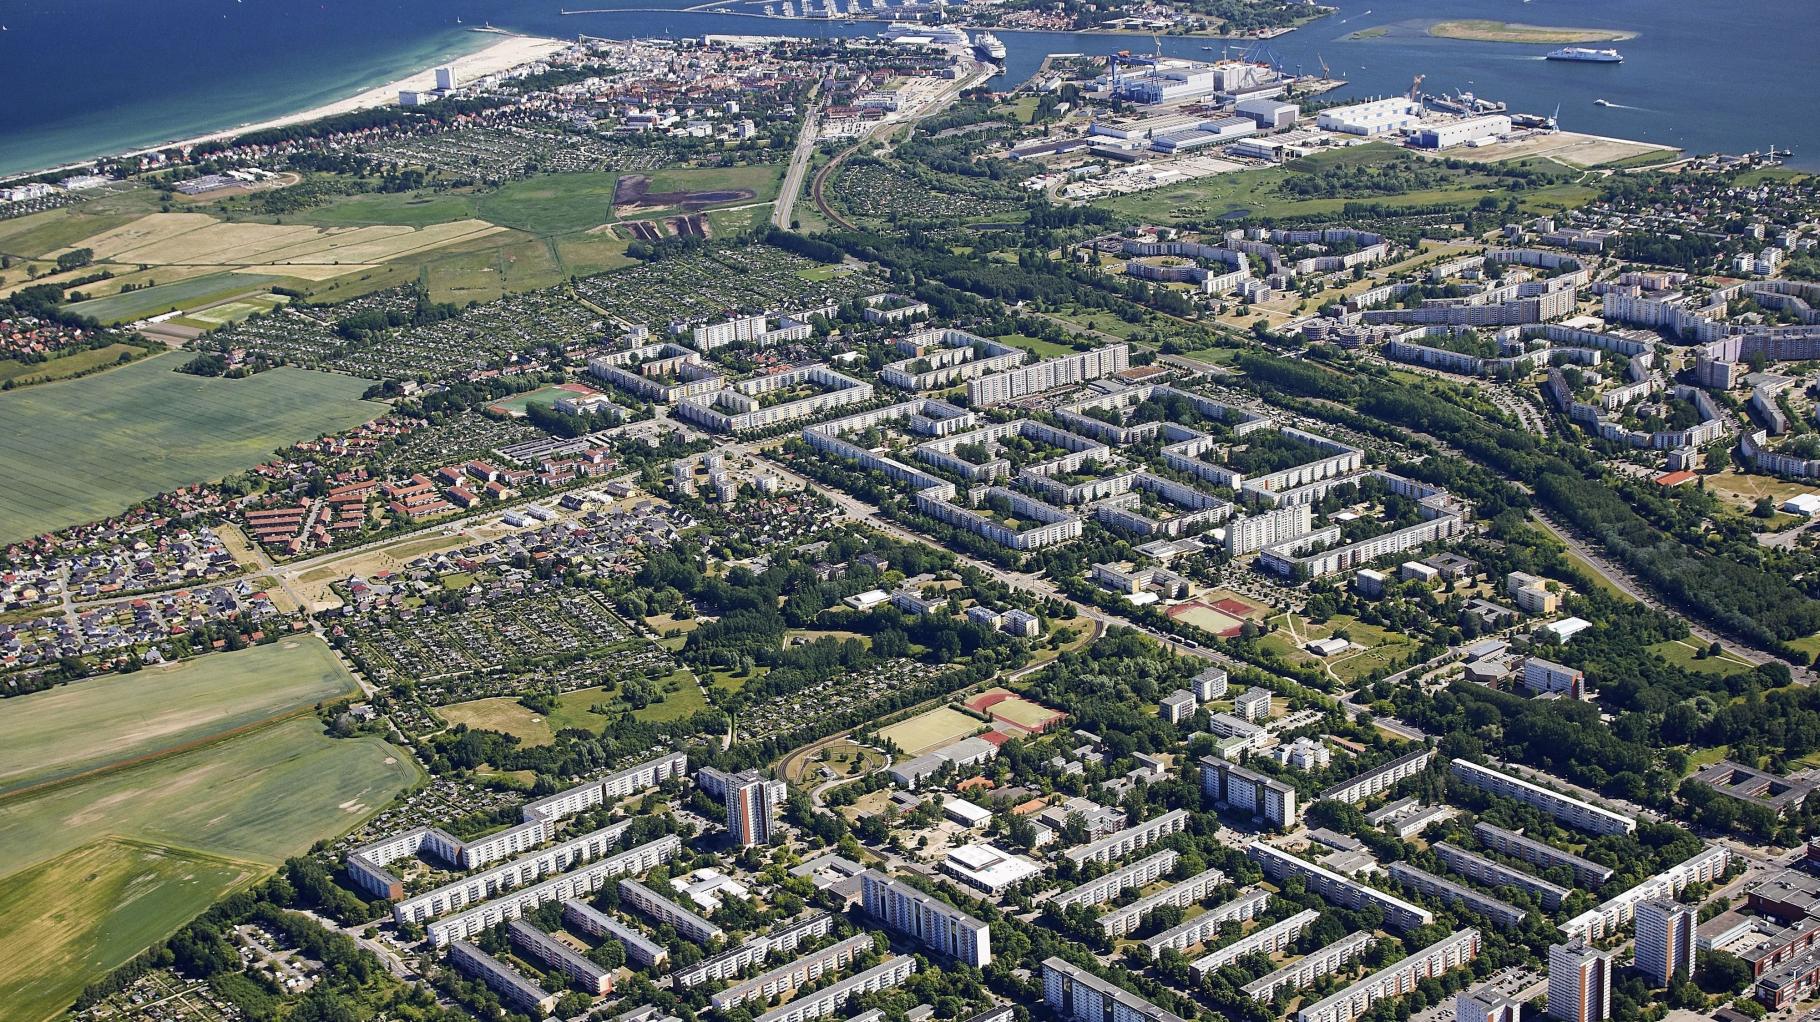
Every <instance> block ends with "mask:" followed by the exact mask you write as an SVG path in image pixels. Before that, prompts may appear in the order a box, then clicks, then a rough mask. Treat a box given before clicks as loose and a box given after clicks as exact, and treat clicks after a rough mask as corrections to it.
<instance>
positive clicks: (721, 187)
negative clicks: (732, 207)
mask: <svg viewBox="0 0 1820 1022" xmlns="http://www.w3.org/2000/svg"><path fill="white" fill-rule="evenodd" d="M649 177H650V179H651V186H650V190H651V191H652V192H654V193H661V192H720V191H728V190H733V189H741V188H744V189H750V190H751V191H752V193H753V196H752V198H750V199H732V200H729V202H731V203H735V204H737V203H746V202H764V201H765V200H767V199H774V198H776V197H777V189H778V186H779V185H780V184H782V183H783V179H784V167H783V164H781V163H780V164H775V165H773V164H761V165H758V166H752V167H676V168H672V169H670V170H657V171H652V172H651V174H650V175H649Z"/></svg>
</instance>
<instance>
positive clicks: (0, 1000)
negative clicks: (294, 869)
mask: <svg viewBox="0 0 1820 1022" xmlns="http://www.w3.org/2000/svg"><path fill="white" fill-rule="evenodd" d="M261 872H262V868H261V867H259V866H257V865H254V864H249V863H237V862H234V861H232V860H228V859H219V858H215V857H213V856H208V855H201V854H198V853H195V852H189V851H184V850H181V849H175V848H163V847H159V846H157V845H146V844H139V843H137V842H129V841H117V840H112V839H104V840H101V841H97V842H95V843H94V844H90V845H85V846H83V847H82V848H79V849H76V850H75V851H73V852H71V853H69V854H67V855H64V856H62V857H61V858H58V859H56V860H54V861H51V862H45V863H41V864H39V865H37V866H34V867H32V868H31V869H27V870H22V871H20V872H18V873H15V874H13V875H12V876H10V877H7V878H5V879H4V880H0V1004H4V1005H6V1006H7V1013H6V1017H7V1018H9V1019H16V1020H19V1022H37V1020H41V1019H48V1018H53V1017H55V1016H56V1015H58V1014H60V1013H61V1012H62V1011H63V1010H64V1009H66V1008H68V1007H69V1006H70V1003H71V1002H72V1001H74V1000H75V998H76V995H77V994H79V993H81V992H82V988H83V987H84V986H85V985H86V984H87V983H88V982H89V981H90V980H92V979H94V978H97V977H99V976H101V975H104V974H106V973H108V972H111V971H113V970H114V969H116V968H118V967H119V966H121V965H122V964H124V963H125V962H126V960H127V959H129V958H131V957H133V956H134V955H136V954H138V953H139V952H140V951H142V950H144V949H145V948H146V947H149V946H150V945H152V944H155V943H157V942H158V941H160V940H163V939H165V938H166V937H168V936H170V934H171V933H172V932H173V931H175V930H176V929H177V927H179V926H181V925H182V923H183V921H184V920H187V919H190V918H193V917H195V916H197V915H199V914H201V913H202V911H203V910H204V909H206V908H208V907H209V906H210V905H211V904H213V903H214V902H215V901H217V900H218V899H220V898H221V897H222V896H223V895H225V894H227V893H228V892H230V891H233V890H236V889H239V888H242V887H245V886H247V885H249V884H250V883H251V882H252V881H253V880H254V879H255V878H256V877H258V876H259V875H260V873H261Z"/></svg>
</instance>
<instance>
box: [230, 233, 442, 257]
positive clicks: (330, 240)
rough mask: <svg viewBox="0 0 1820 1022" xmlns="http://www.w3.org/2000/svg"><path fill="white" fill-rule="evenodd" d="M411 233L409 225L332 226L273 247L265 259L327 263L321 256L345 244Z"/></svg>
mask: <svg viewBox="0 0 1820 1022" xmlns="http://www.w3.org/2000/svg"><path fill="white" fill-rule="evenodd" d="M409 233H411V229H410V228H409V227H331V228H329V229H328V230H326V231H318V232H317V233H316V234H315V235H314V236H312V237H308V238H304V239H303V240H301V241H293V242H291V243H289V244H286V245H284V246H282V247H279V248H274V249H272V250H271V251H269V252H267V253H265V261H266V262H273V263H278V262H294V261H303V262H310V263H326V262H327V261H328V260H326V259H322V258H320V257H321V256H322V255H323V254H324V253H327V252H332V251H335V250H336V249H338V248H340V247H341V246H343V245H354V244H358V243H360V242H364V241H370V240H373V239H375V238H391V237H396V236H397V235H400V234H409Z"/></svg>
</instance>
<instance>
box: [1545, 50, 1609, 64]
mask: <svg viewBox="0 0 1820 1022" xmlns="http://www.w3.org/2000/svg"><path fill="white" fill-rule="evenodd" d="M1548 59H1549V60H1574V61H1580V62H1582V63H1587V64H1622V63H1624V57H1623V56H1622V55H1620V54H1619V53H1618V51H1617V50H1610V49H1607V50H1595V49H1593V48H1591V47H1589V46H1563V47H1562V48H1560V49H1558V50H1555V51H1554V52H1552V53H1550V54H1549V55H1548Z"/></svg>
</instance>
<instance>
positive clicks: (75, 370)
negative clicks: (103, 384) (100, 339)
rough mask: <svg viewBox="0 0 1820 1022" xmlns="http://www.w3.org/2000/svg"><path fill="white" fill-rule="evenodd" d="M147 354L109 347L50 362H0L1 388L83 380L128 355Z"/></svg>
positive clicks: (121, 346)
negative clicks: (74, 378)
mask: <svg viewBox="0 0 1820 1022" xmlns="http://www.w3.org/2000/svg"><path fill="white" fill-rule="evenodd" d="M144 354H146V350H145V349H144V348H140V347H135V346H134V345H131V344H109V345H106V346H105V347H100V348H84V349H82V350H81V351H73V352H71V353H69V354H68V355H59V356H57V357H56V358H53V359H51V360H50V361H48V362H21V361H19V360H18V359H16V358H5V359H0V384H4V383H11V384H13V385H14V386H16V387H24V386H27V385H28V384H33V383H51V382H53V381H56V380H67V379H69V378H70V377H72V376H81V375H82V374H83V373H87V372H92V371H94V370H96V369H100V368H102V367H103V366H110V365H113V364H114V363H116V362H119V361H120V356H122V355H126V356H129V357H131V358H138V357H139V356H140V355H144Z"/></svg>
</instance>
